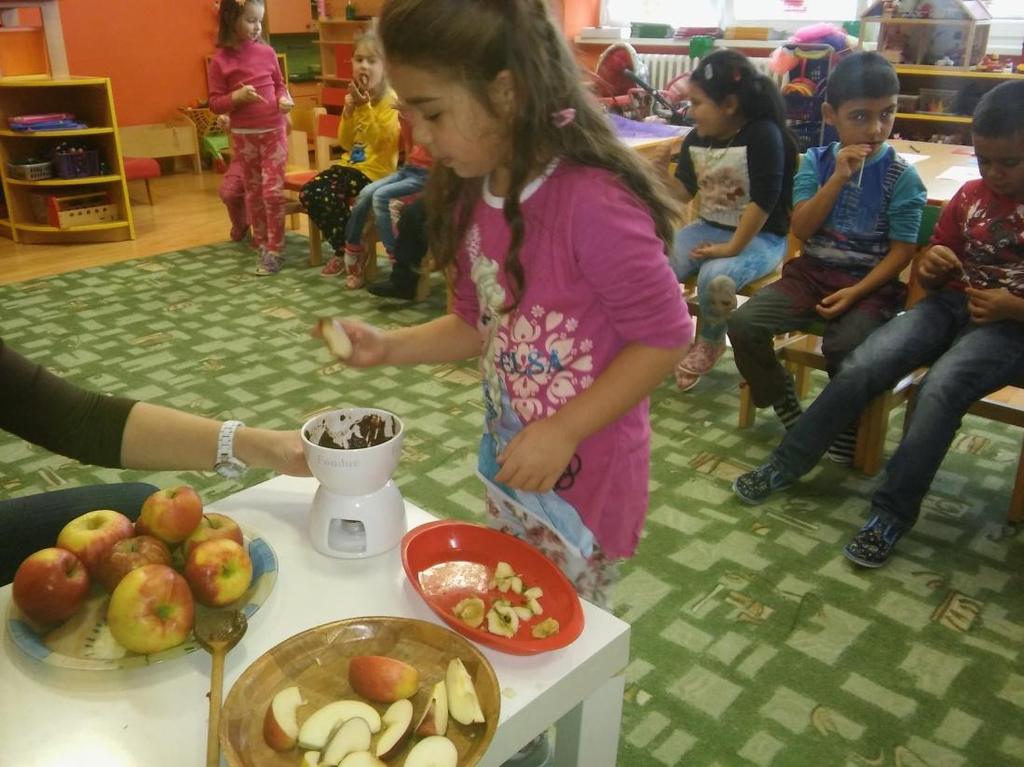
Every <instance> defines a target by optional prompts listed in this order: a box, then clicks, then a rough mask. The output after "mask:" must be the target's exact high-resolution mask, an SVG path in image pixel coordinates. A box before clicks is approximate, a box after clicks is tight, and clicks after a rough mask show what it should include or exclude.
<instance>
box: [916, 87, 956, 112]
mask: <svg viewBox="0 0 1024 767" xmlns="http://www.w3.org/2000/svg"><path fill="white" fill-rule="evenodd" d="M958 94H959V91H954V90H948V89H946V88H922V89H921V90H920V92H919V95H918V99H917V111H918V112H927V113H928V114H936V115H951V114H955V113H956V97H957V95H958Z"/></svg>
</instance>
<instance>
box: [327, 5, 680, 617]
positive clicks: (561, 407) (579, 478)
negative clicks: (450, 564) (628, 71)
mask: <svg viewBox="0 0 1024 767" xmlns="http://www.w3.org/2000/svg"><path fill="white" fill-rule="evenodd" d="M380 34H381V39H382V41H383V43H384V49H385V52H386V55H387V60H388V74H389V78H390V79H391V82H392V83H393V85H394V86H395V89H396V90H397V92H398V94H399V97H400V100H401V102H402V106H403V109H404V110H406V112H407V114H408V115H409V117H410V119H411V120H412V123H413V130H414V136H415V138H416V141H417V142H418V143H420V144H422V145H423V146H424V147H426V148H427V149H428V150H429V151H430V153H431V155H432V156H433V157H434V162H435V164H434V171H433V172H432V173H431V175H430V178H429V179H428V181H427V187H426V209H427V212H428V217H429V220H428V229H429V231H430V235H431V247H432V249H433V252H434V254H435V256H436V257H437V258H438V259H439V261H440V263H441V265H443V266H444V265H447V266H449V267H450V274H451V276H452V291H453V298H452V313H451V314H448V315H446V316H444V317H441V318H438V319H435V320H433V321H431V322H428V323H426V324H423V325H418V326H414V327H406V328H400V329H395V330H388V331H382V330H379V329H377V328H373V327H370V326H368V325H366V324H364V323H362V322H358V321H355V320H344V321H341V320H336V321H335V322H337V323H338V324H339V325H340V326H341V327H342V328H343V329H344V330H345V331H346V332H347V333H348V335H349V337H350V338H351V341H352V345H353V352H352V354H351V355H350V356H349V357H348V359H347V360H345V361H346V362H347V363H348V364H349V365H352V366H355V367H369V366H373V365H384V364H388V365H396V364H398V365H406V364H416V363H440V362H448V361H453V360H460V359H467V358H470V357H479V358H480V366H481V369H482V372H483V397H484V415H485V429H484V435H483V439H482V441H481V445H480V453H479V461H478V466H479V472H480V474H481V475H482V477H483V479H484V482H485V487H486V491H487V510H488V512H489V514H490V517H491V523H492V524H493V525H494V526H496V527H498V528H500V529H502V530H506V531H508V532H511V533H513V534H515V535H518V536H519V537H521V538H524V539H526V540H528V541H529V542H530V543H532V544H533V545H535V546H537V547H538V548H539V549H541V550H542V551H544V552H545V553H546V554H547V555H548V557H549V558H551V559H552V560H553V561H554V562H556V563H557V564H558V565H559V566H560V567H561V568H562V570H563V571H564V572H565V573H566V575H567V576H568V577H569V579H570V580H571V581H572V582H573V583H574V584H575V586H576V588H577V590H578V591H579V592H580V593H581V594H583V595H584V596H586V597H587V598H588V599H591V600H594V601H596V602H598V603H607V598H608V591H609V588H610V585H611V583H612V581H613V580H614V578H615V567H616V562H617V561H618V560H620V559H621V558H623V557H629V556H631V555H632V554H633V552H634V550H635V548H636V546H637V543H638V542H639V538H640V530H641V528H642V526H643V522H644V517H645V515H646V512H647V495H648V487H647V484H648V468H649V466H648V463H649V441H650V424H649V421H648V399H647V397H648V394H649V393H650V392H651V390H652V389H654V388H655V387H656V386H657V385H658V383H659V381H660V380H662V378H663V376H665V375H666V374H667V373H668V372H669V371H670V370H671V369H672V366H673V365H674V364H675V363H676V361H677V360H678V359H679V357H680V355H681V354H682V352H683V349H684V348H685V346H686V344H687V342H688V341H689V339H690V338H691V333H692V323H691V321H690V318H689V316H688V315H687V312H686V307H685V304H684V303H683V301H682V297H681V296H680V293H679V287H678V283H677V281H676V279H675V277H674V276H673V274H672V271H671V269H670V268H669V265H668V259H667V258H666V249H667V244H668V242H669V241H670V239H671V236H672V219H671V206H672V201H671V199H670V197H669V196H668V195H667V193H666V191H665V190H664V189H663V188H662V187H661V186H660V184H659V182H658V181H656V180H655V179H654V178H653V177H652V176H651V175H649V173H648V171H647V169H646V164H645V163H644V162H643V160H642V159H641V158H639V157H638V156H636V155H635V154H633V153H632V152H631V150H629V149H628V148H627V147H626V146H625V145H624V144H622V143H620V142H619V140H618V139H617V138H616V137H615V135H614V133H613V131H612V128H611V125H610V124H609V122H608V120H607V119H606V117H605V116H604V115H603V114H602V113H601V112H600V111H598V109H597V108H596V107H595V105H594V102H593V99H592V98H591V97H590V96H589V95H588V94H587V93H586V92H585V91H584V89H583V87H582V86H581V83H580V78H579V73H578V70H577V67H576V62H575V60H574V59H573V56H572V54H571V53H570V51H569V49H568V47H567V46H566V44H565V42H564V40H563V38H562V35H561V33H560V32H559V31H558V29H557V28H556V27H555V26H554V25H553V24H552V22H551V21H550V19H549V17H548V12H547V6H546V3H545V1H544V0H506V1H505V2H501V3H495V2H492V1H490V0H390V2H389V3H387V4H386V5H385V6H384V10H383V13H382V15H381V23H380ZM314 332H315V333H316V332H318V331H314Z"/></svg>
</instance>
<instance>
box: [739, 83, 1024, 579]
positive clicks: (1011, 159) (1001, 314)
mask: <svg viewBox="0 0 1024 767" xmlns="http://www.w3.org/2000/svg"><path fill="white" fill-rule="evenodd" d="M1022 126H1024V82H1008V83H1003V84H1002V85H999V86H997V87H996V88H993V89H992V90H991V91H989V92H988V93H987V94H986V95H985V96H984V97H983V98H982V99H981V101H980V102H979V103H978V107H977V109H976V110H975V112H974V123H973V125H972V131H973V133H974V149H975V153H976V154H977V156H978V167H979V168H980V170H981V180H980V181H969V182H968V183H966V184H964V186H963V187H961V188H960V190H959V191H958V192H957V193H956V194H955V195H954V196H953V199H952V200H951V201H950V203H949V204H948V205H947V206H946V208H945V209H944V210H943V212H942V216H941V218H940V219H939V223H938V225H937V226H936V229H935V232H934V234H933V235H932V247H931V248H930V249H929V250H928V251H927V252H926V253H925V254H924V255H923V256H922V257H921V259H920V263H919V264H918V266H919V270H918V273H919V276H920V278H921V283H922V284H923V285H924V287H925V288H926V289H928V290H929V291H931V292H930V293H929V295H928V296H927V297H926V298H925V299H923V300H922V301H921V302H920V303H918V304H916V305H915V306H914V307H913V308H912V309H910V310H909V311H907V312H904V313H903V314H901V315H899V316H898V317H896V318H895V319H893V320H892V321H891V322H889V323H887V324H886V325H884V326H883V327H882V328H880V329H879V330H877V331H876V332H875V333H874V334H873V335H871V337H870V338H868V339H867V340H866V341H865V342H864V343H863V344H861V345H860V346H859V347H857V349H856V350H854V352H853V353H852V354H851V355H850V356H849V357H848V358H847V360H846V362H845V363H844V364H843V367H842V369H841V370H840V371H839V373H838V374H837V375H836V376H835V377H834V378H833V379H832V380H831V381H830V382H829V384H828V386H826V387H825V390H824V391H823V392H822V393H821V394H820V395H819V396H818V398H817V399H816V400H815V401H814V403H813V404H812V405H811V406H810V407H809V408H808V409H807V412H806V413H804V414H803V415H802V416H801V417H800V418H799V419H798V420H797V421H796V423H795V424H794V426H793V428H792V429H791V430H790V431H789V433H787V434H786V437H785V439H783V441H782V444H780V445H779V446H778V447H777V448H775V450H774V451H773V452H772V454H771V456H770V457H769V459H768V462H767V463H765V464H764V465H763V466H761V467H759V468H757V469H755V470H754V471H752V472H749V473H747V474H744V475H742V476H740V477H739V478H738V479H737V480H736V482H735V484H734V485H733V489H734V491H735V492H736V494H737V495H738V496H739V497H740V499H742V500H744V501H746V502H748V503H760V502H761V501H763V500H764V499H765V498H767V497H768V496H769V495H770V494H771V493H772V492H774V491H776V490H781V489H782V488H784V487H787V486H788V485H790V484H791V483H793V482H794V481H796V480H797V479H798V478H799V477H801V476H803V475H804V474H806V473H807V472H808V471H810V470H811V469H812V468H813V467H814V465H815V463H817V461H818V459H819V458H820V457H821V455H822V454H823V453H824V452H825V450H826V449H827V448H828V446H829V444H830V443H831V442H832V440H833V439H834V438H835V436H836V435H837V434H839V433H840V432H841V431H842V430H843V429H844V428H846V426H847V425H848V424H849V422H850V421H851V420H852V419H853V418H854V417H855V414H857V413H859V412H860V410H861V408H862V407H864V405H865V404H867V403H868V402H869V401H870V400H871V398H873V397H875V396H877V395H878V394H880V393H881V392H883V391H884V390H886V389H887V388H890V387H891V386H893V385H894V384H895V383H896V382H897V381H898V380H900V379H901V378H902V377H903V376H905V375H907V374H908V373H911V372H913V371H914V370H916V369H917V368H919V367H921V366H922V365H930V366H931V367H930V369H929V371H928V373H927V375H926V376H925V377H924V381H923V382H922V384H921V389H920V391H919V392H918V394H917V397H916V403H917V404H916V407H914V409H913V411H912V413H911V415H910V418H909V421H908V424H907V428H906V433H905V434H904V436H903V439H902V440H901V441H900V444H899V447H898V448H897V449H896V452H895V453H894V454H893V456H892V458H891V459H889V463H888V465H887V466H886V477H885V481H884V482H883V483H882V485H881V487H879V488H878V490H877V491H876V492H875V495H874V497H873V498H872V500H871V515H870V519H869V520H868V522H867V524H866V525H865V526H864V527H863V528H862V529H861V531H860V532H859V533H857V535H856V536H855V537H854V538H853V540H852V541H851V542H850V543H849V544H847V546H846V547H845V548H844V549H843V553H844V554H845V555H846V556H847V557H848V558H850V559H851V560H853V561H854V562H856V563H857V564H859V565H862V566H864V567H879V566H881V565H883V564H885V562H886V561H887V560H888V558H889V556H890V554H891V553H892V549H893V546H894V545H895V544H896V542H897V541H898V540H899V538H900V536H902V535H903V534H904V533H906V532H907V531H908V530H909V529H910V528H911V527H912V526H913V525H914V522H915V521H916V520H917V515H918V513H919V511H920V508H921V501H922V499H923V498H924V495H925V493H927V492H928V488H929V487H930V486H931V483H932V479H933V478H934V477H935V473H936V472H937V471H938V469H939V465H940V464H941V463H942V459H943V457H944V456H945V454H946V451H947V450H948V449H949V446H950V444H951V443H952V441H953V437H954V435H955V434H956V431H957V429H958V428H959V427H960V422H961V420H962V419H963V416H964V413H965V412H966V411H967V408H968V407H970V405H971V404H972V403H974V402H975V401H976V400H978V399H979V398H981V397H984V396H986V395H987V394H989V393H991V392H993V391H996V390H997V389H1000V388H1002V387H1003V386H1006V385H1007V384H1010V383H1013V382H1014V381H1018V380H1019V379H1020V377H1021V376H1022V375H1024V127H1022Z"/></svg>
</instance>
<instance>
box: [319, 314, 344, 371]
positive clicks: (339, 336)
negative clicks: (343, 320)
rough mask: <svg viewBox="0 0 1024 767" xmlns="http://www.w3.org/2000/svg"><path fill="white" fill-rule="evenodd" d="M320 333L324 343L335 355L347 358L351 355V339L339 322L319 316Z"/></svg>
mask: <svg viewBox="0 0 1024 767" xmlns="http://www.w3.org/2000/svg"><path fill="white" fill-rule="evenodd" d="M320 335H322V336H323V339H324V343H325V344H327V348H328V349H330V351H331V354H333V355H334V356H335V357H338V358H339V359H343V360H347V359H348V358H349V357H351V356H352V339H350V338H349V337H348V333H346V332H345V329H344V328H343V327H342V326H341V324H340V323H338V322H335V321H334V320H332V319H329V318H327V317H323V318H321V320H320Z"/></svg>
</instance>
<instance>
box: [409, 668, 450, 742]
mask: <svg viewBox="0 0 1024 767" xmlns="http://www.w3.org/2000/svg"><path fill="white" fill-rule="evenodd" d="M446 732H448V690H447V688H446V687H445V683H444V682H443V681H442V682H438V683H437V684H435V685H434V690H433V692H431V693H430V701H429V702H428V703H427V707H426V708H425V709H423V716H421V717H420V721H419V722H418V723H417V725H416V734H417V735H419V736H421V737H423V736H425V735H444V734H445V733H446Z"/></svg>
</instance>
